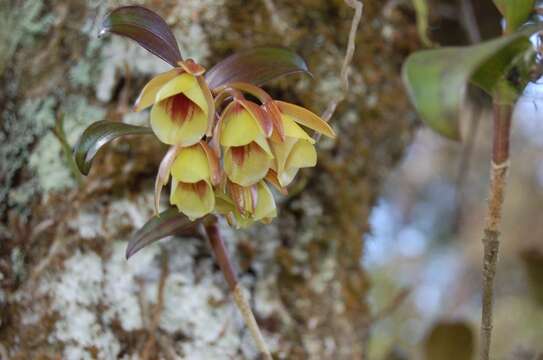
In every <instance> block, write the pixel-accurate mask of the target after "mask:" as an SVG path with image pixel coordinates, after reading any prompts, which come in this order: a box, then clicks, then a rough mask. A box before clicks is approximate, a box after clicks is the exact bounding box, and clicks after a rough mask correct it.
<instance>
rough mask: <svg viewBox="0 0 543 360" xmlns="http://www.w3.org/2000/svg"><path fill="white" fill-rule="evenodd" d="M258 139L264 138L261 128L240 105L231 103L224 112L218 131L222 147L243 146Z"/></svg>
mask: <svg viewBox="0 0 543 360" xmlns="http://www.w3.org/2000/svg"><path fill="white" fill-rule="evenodd" d="M259 137H265V136H264V133H263V131H262V129H261V127H260V126H259V125H258V123H257V121H256V120H255V119H254V118H253V116H252V115H251V114H250V113H249V112H248V111H247V110H245V109H244V108H243V107H242V106H241V105H239V104H237V103H232V104H231V106H230V105H229V106H228V107H227V108H226V109H225V110H224V113H223V118H222V124H221V129H220V143H221V145H222V146H226V147H230V146H244V145H247V144H250V143H251V142H253V141H255V140H256V139H257V138H259Z"/></svg>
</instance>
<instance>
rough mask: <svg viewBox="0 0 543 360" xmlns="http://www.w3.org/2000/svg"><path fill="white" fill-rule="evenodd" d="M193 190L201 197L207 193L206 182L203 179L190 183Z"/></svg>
mask: <svg viewBox="0 0 543 360" xmlns="http://www.w3.org/2000/svg"><path fill="white" fill-rule="evenodd" d="M192 189H193V191H194V192H195V193H196V194H198V196H199V197H200V198H201V199H202V198H203V197H204V196H205V195H206V193H207V190H208V189H207V183H206V182H205V181H203V180H201V181H198V182H197V183H194V184H192Z"/></svg>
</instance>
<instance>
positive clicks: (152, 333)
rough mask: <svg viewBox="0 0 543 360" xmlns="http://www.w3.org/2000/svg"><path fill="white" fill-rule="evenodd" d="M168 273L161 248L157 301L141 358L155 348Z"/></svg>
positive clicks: (165, 255) (149, 354)
mask: <svg viewBox="0 0 543 360" xmlns="http://www.w3.org/2000/svg"><path fill="white" fill-rule="evenodd" d="M168 275H169V269H168V253H167V252H166V251H164V250H163V251H162V259H161V272H160V280H159V283H158V290H157V303H156V305H155V306H154V308H153V315H152V317H151V321H150V322H149V324H148V332H149V339H148V340H147V342H146V344H145V346H144V348H143V352H142V355H141V358H142V360H147V359H149V358H151V356H152V354H153V350H154V348H155V344H156V342H157V340H158V339H157V338H158V335H157V334H156V333H157V330H158V325H159V323H160V316H161V315H162V310H163V308H164V286H165V285H166V279H167V278H168ZM159 344H160V342H159Z"/></svg>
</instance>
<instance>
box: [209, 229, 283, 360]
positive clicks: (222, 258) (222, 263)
mask: <svg viewBox="0 0 543 360" xmlns="http://www.w3.org/2000/svg"><path fill="white" fill-rule="evenodd" d="M205 229H206V233H207V238H208V240H209V244H210V245H211V249H212V250H213V253H214V254H215V260H216V261H217V263H218V264H219V267H220V268H221V271H222V273H223V275H224V278H225V279H226V282H227V283H228V287H229V288H230V292H231V293H232V297H233V298H234V301H235V302H236V305H237V307H238V309H239V311H240V312H241V315H242V316H243V319H244V320H245V325H247V327H248V328H249V331H250V332H251V335H252V336H253V340H254V341H255V344H256V347H257V348H258V351H260V353H261V355H262V356H263V358H264V359H266V360H272V359H273V358H272V356H271V354H270V350H269V349H268V346H267V345H266V342H265V341H264V337H263V336H262V333H261V332H260V328H259V327H258V324H257V322H256V319H255V317H254V314H253V312H252V311H251V306H250V305H249V303H248V302H247V299H245V296H244V295H243V291H242V288H241V286H240V284H239V282H238V279H237V276H236V273H235V272H234V267H233V266H232V262H231V261H230V258H229V257H228V251H227V249H226V247H225V246H224V242H223V240H222V237H221V233H220V230H219V226H218V223H217V221H216V220H215V221H212V222H211V223H209V224H207V225H206V226H205Z"/></svg>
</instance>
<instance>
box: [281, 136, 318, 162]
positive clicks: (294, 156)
mask: <svg viewBox="0 0 543 360" xmlns="http://www.w3.org/2000/svg"><path fill="white" fill-rule="evenodd" d="M315 165H317V151H316V150H315V146H313V145H312V144H311V143H310V142H308V141H305V140H298V142H296V144H295V145H294V147H293V148H292V150H291V151H290V154H289V156H288V159H287V163H286V165H285V167H286V168H287V169H291V168H303V167H313V166H315Z"/></svg>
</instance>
